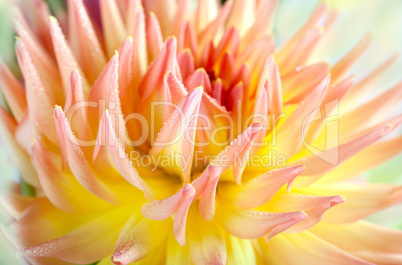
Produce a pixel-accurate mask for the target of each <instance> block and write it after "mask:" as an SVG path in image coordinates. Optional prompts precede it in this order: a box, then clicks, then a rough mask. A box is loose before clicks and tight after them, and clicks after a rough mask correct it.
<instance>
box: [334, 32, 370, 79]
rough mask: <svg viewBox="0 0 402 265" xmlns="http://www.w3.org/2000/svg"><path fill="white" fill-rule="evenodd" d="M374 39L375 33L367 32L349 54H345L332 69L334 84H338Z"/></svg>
mask: <svg viewBox="0 0 402 265" xmlns="http://www.w3.org/2000/svg"><path fill="white" fill-rule="evenodd" d="M372 40H373V35H372V34H371V33H367V34H366V35H364V36H363V38H362V39H361V40H360V41H359V43H358V44H357V45H356V46H355V47H354V48H353V49H352V50H351V51H350V52H349V53H348V54H347V55H345V56H344V57H343V58H342V59H341V60H340V61H339V62H338V63H337V64H336V65H334V67H332V70H331V79H332V84H336V83H337V82H338V81H340V80H341V79H342V78H343V77H344V76H345V75H346V74H347V73H348V71H349V70H350V69H351V68H352V66H353V65H354V64H355V63H356V62H357V60H358V59H359V58H360V56H362V54H363V53H364V51H365V50H366V49H367V48H368V46H369V45H370V43H371V41H372Z"/></svg>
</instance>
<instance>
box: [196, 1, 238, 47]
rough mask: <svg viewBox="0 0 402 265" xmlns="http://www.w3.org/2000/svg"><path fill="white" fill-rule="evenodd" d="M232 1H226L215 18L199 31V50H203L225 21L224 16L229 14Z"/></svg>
mask: <svg viewBox="0 0 402 265" xmlns="http://www.w3.org/2000/svg"><path fill="white" fill-rule="evenodd" d="M232 5H233V3H232V2H231V1H226V2H225V3H224V4H223V6H222V8H221V9H220V11H219V14H218V15H217V16H216V18H215V19H214V20H213V21H212V22H211V23H210V24H209V25H208V26H207V27H206V28H205V29H203V30H202V31H201V32H199V34H198V44H199V48H200V50H203V49H204V48H205V46H206V44H207V43H208V41H210V40H211V39H213V38H214V36H215V35H216V34H217V32H218V31H219V29H220V28H221V27H222V26H223V24H224V23H225V21H226V18H227V17H228V15H229V12H230V10H231V9H232Z"/></svg>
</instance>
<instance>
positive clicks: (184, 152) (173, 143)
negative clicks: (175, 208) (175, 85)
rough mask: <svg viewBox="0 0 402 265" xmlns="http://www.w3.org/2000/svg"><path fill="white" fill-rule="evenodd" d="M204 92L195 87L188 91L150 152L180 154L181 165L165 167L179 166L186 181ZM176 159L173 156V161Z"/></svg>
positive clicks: (153, 153) (170, 154)
mask: <svg viewBox="0 0 402 265" xmlns="http://www.w3.org/2000/svg"><path fill="white" fill-rule="evenodd" d="M202 94H203V92H202V89H194V90H193V91H191V92H190V93H188V95H187V96H186V98H185V99H184V100H183V103H182V104H181V105H180V106H179V107H178V108H176V109H175V110H174V111H173V112H172V113H171V115H170V116H169V118H168V119H167V121H166V123H165V124H164V126H163V127H162V129H161V131H160V133H159V135H158V136H157V138H156V140H155V143H154V144H153V145H152V148H151V150H150V152H149V153H150V155H152V156H156V155H164V156H172V155H173V156H174V157H176V155H178V157H180V161H179V165H175V164H172V165H171V167H172V169H169V168H167V167H165V168H164V169H165V170H168V171H169V170H172V171H175V167H177V166H179V167H180V169H181V173H182V176H183V180H184V182H185V183H188V182H189V180H190V170H191V165H192V161H193V152H194V142H195V133H196V131H195V130H194V128H196V125H197V119H198V112H199V108H200V103H201V98H202ZM174 160H175V159H174V158H173V157H172V161H174Z"/></svg>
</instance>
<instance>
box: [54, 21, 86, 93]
mask: <svg viewBox="0 0 402 265" xmlns="http://www.w3.org/2000/svg"><path fill="white" fill-rule="evenodd" d="M50 33H51V35H52V41H53V47H54V50H55V53H56V58H57V63H58V65H59V69H60V74H61V78H62V81H63V91H64V94H65V95H66V94H67V91H68V82H69V80H70V74H71V72H72V71H74V70H77V71H78V72H79V73H80V75H81V77H82V78H83V79H82V83H83V87H84V94H85V95H86V96H87V95H88V92H89V86H88V83H87V81H86V79H85V78H84V75H83V72H82V71H81V68H80V66H79V64H78V63H77V61H76V60H75V58H74V55H73V53H72V51H71V49H70V47H69V46H68V44H67V41H66V39H65V37H64V34H63V32H62V30H61V28H60V25H59V23H58V22H57V19H56V18H55V17H50ZM85 98H87V97H85Z"/></svg>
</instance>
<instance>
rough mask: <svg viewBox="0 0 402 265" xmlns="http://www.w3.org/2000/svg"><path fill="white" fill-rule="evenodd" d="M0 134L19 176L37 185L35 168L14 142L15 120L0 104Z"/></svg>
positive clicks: (38, 184)
mask: <svg viewBox="0 0 402 265" xmlns="http://www.w3.org/2000/svg"><path fill="white" fill-rule="evenodd" d="M0 125H1V128H2V130H0V136H1V140H2V143H3V144H4V147H5V149H6V150H7V151H8V156H9V158H10V160H11V162H12V163H13V164H14V165H15V166H16V168H17V169H18V171H19V173H20V174H21V177H22V178H23V179H24V180H25V181H26V182H27V183H29V184H31V185H32V186H34V187H39V186H40V183H39V180H38V176H37V174H36V170H35V169H34V168H33V166H32V163H31V159H30V157H29V155H28V154H27V153H26V152H25V151H24V150H23V149H22V148H21V146H20V145H19V144H18V143H17V142H16V140H15V138H14V135H15V133H16V127H17V122H16V121H15V120H14V118H13V117H12V116H11V115H10V114H8V113H7V111H6V110H4V108H3V107H1V106H0Z"/></svg>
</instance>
